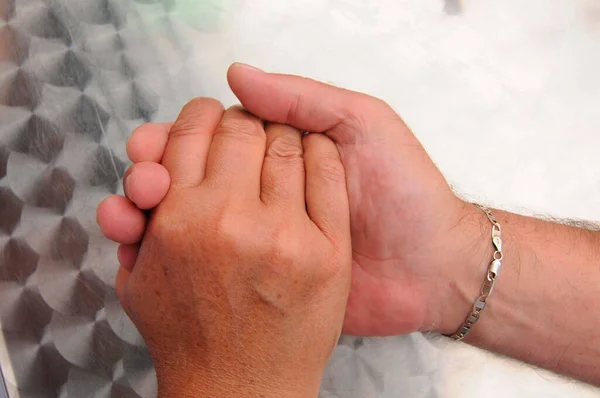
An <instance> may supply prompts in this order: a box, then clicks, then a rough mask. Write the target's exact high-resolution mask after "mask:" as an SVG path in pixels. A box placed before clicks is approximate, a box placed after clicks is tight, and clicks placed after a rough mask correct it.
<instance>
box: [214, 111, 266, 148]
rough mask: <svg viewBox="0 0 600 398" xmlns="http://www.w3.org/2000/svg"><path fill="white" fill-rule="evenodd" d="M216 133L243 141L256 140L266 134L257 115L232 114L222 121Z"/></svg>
mask: <svg viewBox="0 0 600 398" xmlns="http://www.w3.org/2000/svg"><path fill="white" fill-rule="evenodd" d="M215 135H224V136H228V137H232V138H235V139H237V140H242V141H252V142H253V141H255V140H256V139H257V138H261V137H262V136H264V135H265V133H264V130H263V128H262V125H261V123H260V121H259V120H258V119H256V118H255V117H248V116H246V115H242V114H240V115H231V116H229V117H226V118H224V119H223V120H222V121H221V124H220V125H219V127H217V131H216V132H215Z"/></svg>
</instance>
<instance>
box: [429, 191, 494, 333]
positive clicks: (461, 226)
mask: <svg viewBox="0 0 600 398" xmlns="http://www.w3.org/2000/svg"><path fill="white" fill-rule="evenodd" d="M493 212H494V213H497V211H495V210H494V211H493ZM491 229H492V225H491V223H490V221H489V220H488V218H487V216H486V215H485V213H484V212H483V211H482V210H481V209H479V208H478V207H477V206H476V205H474V204H472V203H468V202H462V206H461V211H460V212H459V214H458V219H457V221H456V227H455V228H454V232H455V233H453V234H451V236H450V241H451V242H449V249H447V253H451V255H449V256H448V257H447V264H444V266H443V270H444V272H443V273H442V274H441V278H442V280H441V282H440V285H441V289H440V292H441V297H440V298H439V301H440V304H439V308H441V311H440V313H439V318H438V319H439V320H438V323H437V326H436V327H435V328H434V331H436V332H439V333H441V334H445V335H451V334H454V333H455V332H456V331H457V330H458V329H459V328H460V326H461V325H462V324H463V323H464V321H465V319H466V318H467V316H468V315H469V314H470V313H471V311H472V309H473V305H474V303H475V300H476V299H477V297H478V296H479V294H480V290H481V286H482V283H483V281H484V279H485V277H486V272H487V268H488V266H489V264H490V261H491V260H492V255H493V252H494V249H493V245H492V241H491ZM482 314H483V312H482Z"/></svg>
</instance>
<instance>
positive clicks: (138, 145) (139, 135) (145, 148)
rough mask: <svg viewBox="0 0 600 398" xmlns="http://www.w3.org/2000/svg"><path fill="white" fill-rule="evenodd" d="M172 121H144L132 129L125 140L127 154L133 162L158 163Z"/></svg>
mask: <svg viewBox="0 0 600 398" xmlns="http://www.w3.org/2000/svg"><path fill="white" fill-rule="evenodd" d="M172 126H173V123H146V124H143V125H141V126H140V127H138V128H137V129H135V130H133V133H131V137H129V140H127V156H129V159H130V160H131V161H132V162H133V163H138V162H156V163H160V161H161V159H162V157H163V153H164V152H165V147H166V146H167V139H168V138H169V131H170V130H171V127H172Z"/></svg>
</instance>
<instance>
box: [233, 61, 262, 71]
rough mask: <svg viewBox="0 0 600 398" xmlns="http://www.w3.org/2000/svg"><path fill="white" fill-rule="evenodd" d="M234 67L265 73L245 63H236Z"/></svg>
mask: <svg viewBox="0 0 600 398" xmlns="http://www.w3.org/2000/svg"><path fill="white" fill-rule="evenodd" d="M233 67H234V68H244V69H247V70H251V71H253V72H264V70H262V69H258V68H257V67H255V66H252V65H248V64H244V63H241V62H236V63H234V64H233Z"/></svg>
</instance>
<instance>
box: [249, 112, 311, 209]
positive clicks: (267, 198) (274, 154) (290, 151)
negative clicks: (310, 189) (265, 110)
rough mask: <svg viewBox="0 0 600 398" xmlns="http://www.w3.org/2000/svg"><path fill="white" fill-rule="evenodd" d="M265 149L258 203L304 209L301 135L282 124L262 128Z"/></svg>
mask: <svg viewBox="0 0 600 398" xmlns="http://www.w3.org/2000/svg"><path fill="white" fill-rule="evenodd" d="M265 132H266V134H267V149H266V152H265V158H264V161H263V166H262V176H261V194H260V195H261V199H262V201H263V202H264V203H265V204H267V205H275V206H283V207H286V208H289V207H295V208H299V209H302V210H303V209H304V208H305V206H306V205H305V201H304V159H303V157H302V155H303V152H304V151H303V148H302V133H301V132H300V131H299V130H297V129H295V128H293V127H290V126H286V125H283V124H269V125H267V127H266V128H265Z"/></svg>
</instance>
